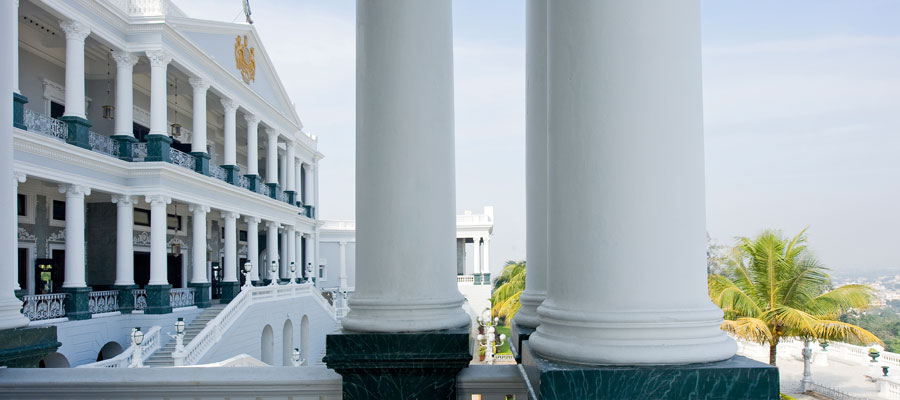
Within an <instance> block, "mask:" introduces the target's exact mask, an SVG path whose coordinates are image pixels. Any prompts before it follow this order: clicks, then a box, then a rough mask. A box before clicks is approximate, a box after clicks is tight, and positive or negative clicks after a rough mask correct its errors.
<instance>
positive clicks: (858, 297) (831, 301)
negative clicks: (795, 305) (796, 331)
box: [805, 285, 875, 318]
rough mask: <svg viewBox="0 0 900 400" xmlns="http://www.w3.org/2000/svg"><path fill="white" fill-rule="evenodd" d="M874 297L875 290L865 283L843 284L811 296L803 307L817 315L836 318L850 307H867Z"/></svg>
mask: <svg viewBox="0 0 900 400" xmlns="http://www.w3.org/2000/svg"><path fill="white" fill-rule="evenodd" d="M874 299H875V292H874V290H873V289H872V288H871V287H869V286H867V285H844V286H841V287H839V288H837V289H834V290H832V291H830V292H826V293H823V294H821V295H819V296H817V297H815V298H813V299H812V300H811V301H810V302H809V303H807V304H806V307H805V308H806V309H807V310H809V312H810V313H811V314H813V315H816V316H819V317H827V318H836V317H838V316H839V315H841V314H843V313H845V312H847V311H849V310H850V309H852V308H856V309H864V308H868V307H869V305H870V304H872V300H874Z"/></svg>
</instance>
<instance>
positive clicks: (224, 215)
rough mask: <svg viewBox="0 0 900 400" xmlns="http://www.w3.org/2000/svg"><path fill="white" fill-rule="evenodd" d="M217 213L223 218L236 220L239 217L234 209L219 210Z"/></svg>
mask: <svg viewBox="0 0 900 400" xmlns="http://www.w3.org/2000/svg"><path fill="white" fill-rule="evenodd" d="M219 214H220V215H221V216H222V218H225V219H233V220H237V219H238V218H240V217H241V214H238V213H236V212H234V211H219Z"/></svg>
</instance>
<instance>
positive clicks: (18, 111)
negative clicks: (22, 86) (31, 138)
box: [13, 93, 28, 129]
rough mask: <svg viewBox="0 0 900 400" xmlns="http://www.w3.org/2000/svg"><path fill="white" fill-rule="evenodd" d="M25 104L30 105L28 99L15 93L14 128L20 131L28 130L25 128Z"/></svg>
mask: <svg viewBox="0 0 900 400" xmlns="http://www.w3.org/2000/svg"><path fill="white" fill-rule="evenodd" d="M25 103H28V98H27V97H25V96H22V95H21V94H18V93H13V126H14V127H16V128H19V129H28V127H26V126H25Z"/></svg>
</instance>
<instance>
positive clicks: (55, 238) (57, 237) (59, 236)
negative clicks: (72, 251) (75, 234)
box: [47, 229, 66, 243]
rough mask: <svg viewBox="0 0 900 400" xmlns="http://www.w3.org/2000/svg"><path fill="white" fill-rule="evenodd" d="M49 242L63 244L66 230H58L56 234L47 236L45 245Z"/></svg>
mask: <svg viewBox="0 0 900 400" xmlns="http://www.w3.org/2000/svg"><path fill="white" fill-rule="evenodd" d="M50 242H55V243H65V242H66V230H65V229H60V230H58V231H56V232H53V233H51V234H50V236H47V243H50Z"/></svg>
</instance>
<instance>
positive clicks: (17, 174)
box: [13, 171, 28, 185]
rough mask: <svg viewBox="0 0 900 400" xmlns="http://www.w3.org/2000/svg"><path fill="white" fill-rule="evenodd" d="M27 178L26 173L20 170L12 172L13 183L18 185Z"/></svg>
mask: <svg viewBox="0 0 900 400" xmlns="http://www.w3.org/2000/svg"><path fill="white" fill-rule="evenodd" d="M27 179H28V175H26V174H25V173H24V172H21V171H14V172H13V183H15V184H16V185H18V184H20V183H25V181H26V180H27Z"/></svg>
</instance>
